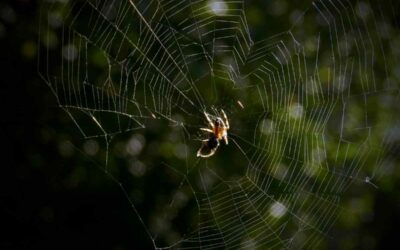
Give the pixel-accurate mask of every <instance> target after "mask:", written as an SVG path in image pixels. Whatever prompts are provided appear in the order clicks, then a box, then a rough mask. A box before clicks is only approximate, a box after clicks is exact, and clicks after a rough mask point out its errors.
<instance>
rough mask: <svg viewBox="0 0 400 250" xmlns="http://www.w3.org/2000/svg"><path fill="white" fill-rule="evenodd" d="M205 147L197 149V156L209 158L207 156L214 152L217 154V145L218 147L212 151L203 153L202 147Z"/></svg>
mask: <svg viewBox="0 0 400 250" xmlns="http://www.w3.org/2000/svg"><path fill="white" fill-rule="evenodd" d="M202 148H203V147H201V148H200V149H199V150H198V151H197V157H203V158H207V157H210V156H212V155H213V154H215V152H216V151H217V148H218V147H216V148H214V149H211V150H210V153H208V154H202V153H201V149H202Z"/></svg>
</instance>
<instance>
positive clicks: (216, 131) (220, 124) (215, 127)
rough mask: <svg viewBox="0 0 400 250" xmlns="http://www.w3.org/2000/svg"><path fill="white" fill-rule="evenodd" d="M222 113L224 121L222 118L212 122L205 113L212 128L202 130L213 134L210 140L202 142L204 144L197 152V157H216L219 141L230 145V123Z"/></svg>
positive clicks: (222, 111)
mask: <svg viewBox="0 0 400 250" xmlns="http://www.w3.org/2000/svg"><path fill="white" fill-rule="evenodd" d="M221 113H222V115H223V117H224V120H223V119H222V118H221V117H216V118H215V119H214V120H211V119H210V115H209V114H208V113H207V112H205V111H204V116H205V117H206V119H207V121H208V124H209V125H210V128H200V130H203V131H206V132H209V133H211V136H210V137H209V138H208V139H205V140H202V142H203V144H202V145H201V147H200V149H199V150H198V151H197V157H203V158H206V157H210V156H212V155H214V154H215V152H216V151H217V149H218V146H219V141H220V140H222V139H223V140H224V142H225V145H228V130H229V121H228V118H227V117H226V114H225V112H224V110H223V109H221Z"/></svg>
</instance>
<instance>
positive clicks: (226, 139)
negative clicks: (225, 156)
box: [224, 135, 228, 145]
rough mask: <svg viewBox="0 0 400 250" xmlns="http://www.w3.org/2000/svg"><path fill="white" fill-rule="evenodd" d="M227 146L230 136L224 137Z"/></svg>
mask: <svg viewBox="0 0 400 250" xmlns="http://www.w3.org/2000/svg"><path fill="white" fill-rule="evenodd" d="M224 141H225V145H228V136H226V135H225V136H224Z"/></svg>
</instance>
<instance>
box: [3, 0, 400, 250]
mask: <svg viewBox="0 0 400 250" xmlns="http://www.w3.org/2000/svg"><path fill="white" fill-rule="evenodd" d="M0 12H1V16H0V24H1V28H0V48H1V52H0V58H1V72H2V73H1V79H2V80H1V91H0V100H1V104H0V108H1V113H0V121H1V125H0V128H1V138H2V140H1V144H2V154H1V155H2V164H1V171H0V176H1V178H0V183H1V184H0V185H1V186H0V225H1V230H2V232H3V233H2V234H1V236H0V248H1V249H76V248H79V249H81V248H82V249H83V248H87V249H146V248H151V247H152V243H151V241H150V239H149V238H148V237H147V236H146V234H145V232H144V230H143V227H142V226H141V225H140V223H139V221H138V220H137V217H136V216H135V213H134V212H133V211H132V210H131V208H130V204H129V202H128V201H127V199H126V197H125V196H124V193H123V192H122V191H121V189H120V188H119V187H118V185H117V184H116V183H115V182H113V181H112V180H111V179H110V178H109V177H108V176H107V175H106V174H104V172H103V171H100V170H99V168H98V166H97V163H94V162H93V160H91V159H90V158H89V157H87V156H86V155H85V154H84V153H82V152H81V151H79V150H77V148H75V147H74V146H73V144H68V142H69V141H73V142H74V141H78V142H79V135H78V134H77V133H76V131H75V130H74V128H73V126H72V124H71V122H70V121H69V118H68V117H67V116H66V114H65V113H64V112H63V111H62V110H61V109H59V108H57V106H56V101H55V98H54V97H53V96H52V94H51V92H50V90H49V88H48V87H47V86H46V85H45V83H44V82H43V81H42V80H41V79H40V78H39V76H38V73H37V46H38V45H37V41H38V37H37V35H38V32H37V26H38V20H39V3H38V2H37V1H29V0H17V1H8V2H2V3H0ZM74 136H76V137H74ZM65 143H66V144H65ZM60 145H64V146H65V145H69V146H67V148H69V149H70V152H69V154H70V155H69V156H68V157H65V155H64V156H63V155H61V154H60V150H59V148H60ZM82 166H83V167H82ZM80 171H81V172H80ZM82 171H83V173H82ZM76 172H80V173H81V175H80V176H83V177H82V178H78V179H76V178H74V177H73V176H76ZM88 176H90V178H88ZM399 187H400V185H399V183H398V182H397V183H394V186H393V187H392V188H391V189H390V190H380V189H377V190H376V189H373V188H371V189H369V190H367V191H368V192H369V194H370V196H369V197H370V198H372V200H371V209H372V213H371V216H370V217H369V218H366V219H365V220H359V221H358V223H357V225H356V226H355V227H351V228H341V227H340V226H339V227H338V228H334V229H333V230H332V234H331V235H332V239H329V246H330V248H337V247H339V246H343V245H342V243H341V242H342V241H343V242H345V241H352V246H353V247H354V248H369V247H372V248H376V249H379V248H384V247H385V246H389V245H390V244H393V246H396V245H397V243H398V238H397V237H398V235H399V232H400V230H399V229H398V227H399V226H400V198H399V197H400V194H399V190H400V189H399ZM145 195H149V194H145ZM150 195H151V194H150ZM371 239H372V241H371ZM371 242H372V243H371ZM138 246H140V247H138Z"/></svg>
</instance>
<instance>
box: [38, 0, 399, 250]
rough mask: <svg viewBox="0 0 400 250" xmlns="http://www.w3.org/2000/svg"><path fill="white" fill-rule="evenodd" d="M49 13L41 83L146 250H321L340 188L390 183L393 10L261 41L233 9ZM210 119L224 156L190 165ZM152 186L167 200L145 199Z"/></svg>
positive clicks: (343, 10) (322, 21) (308, 23)
mask: <svg viewBox="0 0 400 250" xmlns="http://www.w3.org/2000/svg"><path fill="white" fill-rule="evenodd" d="M50 2H51V3H44V4H43V11H42V20H43V23H44V25H41V30H40V39H41V41H40V43H41V44H44V46H43V48H41V53H40V58H39V70H38V71H39V74H40V76H41V77H42V78H43V80H44V82H45V83H46V84H47V85H48V86H49V88H50V90H51V91H52V92H53V93H54V96H55V98H56V101H57V103H58V105H59V107H60V108H62V109H63V110H64V111H65V112H66V113H67V114H68V116H69V117H70V119H71V121H73V123H74V124H75V126H76V128H77V131H79V133H80V134H81V135H82V137H83V138H84V140H85V143H84V145H83V150H84V151H85V152H86V154H88V155H90V156H91V157H98V158H102V156H104V157H103V158H102V160H103V165H102V166H104V167H102V168H101V169H102V171H104V172H105V173H106V174H107V176H108V177H109V178H110V179H112V180H113V181H115V183H116V184H118V185H119V186H120V187H121V190H122V192H123V193H124V194H125V195H126V198H127V200H128V201H129V203H130V205H131V206H132V210H133V212H134V213H135V215H136V217H137V219H138V220H139V221H140V223H141V224H142V228H143V230H144V231H145V232H146V234H147V236H148V238H149V241H151V243H152V244H153V246H154V248H179V249H189V248H193V249H198V248H202V249H238V248H244V249H266V248H268V249H275V248H276V249H282V248H294V249H298V248H305V247H318V246H319V247H321V246H323V244H325V243H324V242H325V241H326V240H329V239H330V237H331V235H330V230H331V228H332V227H333V226H334V224H335V221H336V219H337V218H338V216H339V214H340V213H341V212H343V207H342V205H341V199H342V197H343V196H344V195H345V194H346V192H347V191H348V190H349V187H351V186H352V185H361V186H363V187H364V188H368V187H379V180H380V179H381V178H383V177H385V178H386V176H387V174H388V172H387V171H386V170H387V169H386V166H387V165H390V159H391V158H390V157H389V156H390V155H391V154H393V152H395V150H396V148H397V144H398V139H399V137H398V132H396V131H397V128H398V125H399V124H398V118H397V117H396V111H397V110H398V107H397V106H396V103H397V102H398V90H399V88H398V84H397V81H398V77H399V76H398V64H397V60H396V58H398V56H399V53H400V51H399V50H398V49H397V47H398V46H397V45H398V43H399V38H398V32H397V22H396V20H397V19H396V13H398V6H397V5H396V4H395V3H394V1H359V2H356V3H354V2H351V1H346V0H320V1H314V2H312V4H310V5H309V6H307V8H306V9H305V10H304V11H303V10H301V11H299V10H297V9H293V12H292V13H293V15H292V16H291V18H292V24H293V25H292V26H291V27H290V28H288V29H283V30H281V33H279V34H277V35H274V36H268V37H264V40H256V39H254V38H253V37H254V36H255V35H254V34H253V33H252V32H251V30H252V29H253V27H251V26H250V24H249V22H248V17H250V15H251V14H248V12H247V11H248V8H251V7H252V6H251V4H245V2H244V1H240V0H238V1H236V0H235V1H228V0H226V1H222V0H215V1H214V0H213V1H185V0H177V1H165V0H154V1H133V0H129V1H122V0H121V1H120V0H113V1H94V0H93V1H89V0H85V1H71V2H69V1H59V2H55V3H53V2H52V1H50ZM383 2H384V3H383ZM248 5H250V6H248ZM282 8H284V7H282V6H280V7H279V6H278V5H277V4H276V5H275V11H276V12H278V11H279V10H281V9H282ZM286 8H287V6H286ZM55 17H57V18H55ZM54 20H57V21H56V22H55V21H54ZM254 30H256V28H254ZM260 33H261V34H262V32H258V33H257V36H259V34H260ZM54 40H58V41H59V46H52V45H51V44H53V42H54ZM396 46H397V47H396ZM220 109H224V110H225V111H226V113H227V115H228V118H229V121H230V123H231V129H230V130H229V132H228V136H229V140H230V143H229V146H227V145H221V146H220V148H219V149H218V151H217V152H216V154H215V155H214V156H213V157H210V158H206V159H202V158H198V157H196V151H197V150H198V148H199V147H200V145H201V142H200V141H201V140H202V139H204V138H207V136H208V135H207V134H205V133H201V132H200V130H199V128H201V127H207V121H206V120H205V117H204V112H205V111H206V112H209V113H210V114H211V115H218V114H219V112H220ZM99 143H100V144H101V147H103V150H104V154H103V155H99V153H98V151H99ZM221 144H223V143H221ZM121 148H122V149H121ZM118 150H119V151H118ZM115 152H120V153H119V154H118V153H115ZM118 159H123V160H124V161H125V162H127V164H115V162H117V161H118ZM155 173H160V174H158V175H155ZM154 176H157V178H161V180H159V182H160V183H155V184H153V185H155V186H157V187H156V189H157V190H164V193H163V192H162V191H160V194H157V195H156V194H151V195H149V194H146V191H145V190H146V185H145V184H143V183H146V182H150V181H152V182H154ZM151 178H153V179H151ZM147 188H148V187H147ZM166 190H167V191H166ZM139 194H141V195H139ZM139 196H146V199H150V200H151V199H152V198H153V199H154V200H153V202H152V203H151V204H153V203H154V204H156V205H154V204H153V209H154V212H151V214H150V215H149V212H148V211H145V209H144V208H143V207H144V206H142V205H141V204H142V202H143V199H139V198H138V197H139Z"/></svg>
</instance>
